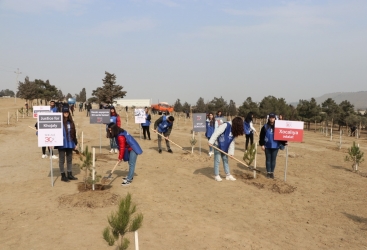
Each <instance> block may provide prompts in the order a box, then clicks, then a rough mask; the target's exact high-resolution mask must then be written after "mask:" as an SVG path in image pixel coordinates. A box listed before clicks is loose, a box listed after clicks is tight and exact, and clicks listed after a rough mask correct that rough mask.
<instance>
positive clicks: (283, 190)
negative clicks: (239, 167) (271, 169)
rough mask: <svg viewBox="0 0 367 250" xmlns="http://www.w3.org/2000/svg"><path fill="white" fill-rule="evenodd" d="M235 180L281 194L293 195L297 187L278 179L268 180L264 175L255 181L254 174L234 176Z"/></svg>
mask: <svg viewBox="0 0 367 250" xmlns="http://www.w3.org/2000/svg"><path fill="white" fill-rule="evenodd" d="M234 176H235V178H236V179H238V180H242V181H243V182H244V183H246V184H249V185H253V186H255V187H257V188H258V189H267V190H270V191H272V192H275V193H279V194H290V193H293V192H294V191H295V190H296V189H297V187H294V186H292V185H289V184H288V183H286V182H283V181H281V180H276V179H267V178H265V177H263V176H262V175H257V178H256V179H254V177H253V175H252V174H247V173H243V174H234Z"/></svg>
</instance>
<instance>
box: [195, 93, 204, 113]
mask: <svg viewBox="0 0 367 250" xmlns="http://www.w3.org/2000/svg"><path fill="white" fill-rule="evenodd" d="M205 112H206V105H205V102H204V99H203V98H202V97H200V98H199V99H198V100H197V102H196V109H195V113H205Z"/></svg>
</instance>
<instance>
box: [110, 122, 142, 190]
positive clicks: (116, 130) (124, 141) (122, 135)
mask: <svg viewBox="0 0 367 250" xmlns="http://www.w3.org/2000/svg"><path fill="white" fill-rule="evenodd" d="M108 131H109V133H110V138H115V139H116V143H117V146H118V148H119V156H118V160H119V162H121V161H128V162H129V173H128V175H127V176H126V177H125V178H123V179H122V180H123V181H122V183H121V185H122V186H128V185H130V184H131V182H132V181H133V179H134V172H135V165H136V160H137V158H138V155H140V154H142V153H143V150H142V149H141V147H140V146H139V144H138V142H137V141H136V140H135V139H134V137H132V136H131V135H130V134H129V133H128V132H127V131H126V130H124V129H122V128H120V127H118V126H117V125H116V124H115V123H113V122H111V123H110V124H108Z"/></svg>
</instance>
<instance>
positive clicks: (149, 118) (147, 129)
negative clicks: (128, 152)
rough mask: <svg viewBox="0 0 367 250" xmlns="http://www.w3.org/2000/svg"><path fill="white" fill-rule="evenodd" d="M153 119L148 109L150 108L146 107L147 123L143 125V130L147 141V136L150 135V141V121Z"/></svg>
mask: <svg viewBox="0 0 367 250" xmlns="http://www.w3.org/2000/svg"><path fill="white" fill-rule="evenodd" d="M151 119H152V117H151V116H150V114H149V109H148V107H145V122H144V123H142V124H141V127H142V128H143V135H144V140H146V139H147V134H148V139H149V140H150V131H149V127H150V120H151Z"/></svg>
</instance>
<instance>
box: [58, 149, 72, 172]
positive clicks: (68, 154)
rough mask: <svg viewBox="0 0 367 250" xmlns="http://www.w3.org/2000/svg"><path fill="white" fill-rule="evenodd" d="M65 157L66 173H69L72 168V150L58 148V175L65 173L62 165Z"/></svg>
mask: <svg viewBox="0 0 367 250" xmlns="http://www.w3.org/2000/svg"><path fill="white" fill-rule="evenodd" d="M65 155H66V166H67V171H68V172H71V171H72V167H73V149H72V148H59V169H60V173H65V169H64V163H65Z"/></svg>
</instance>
